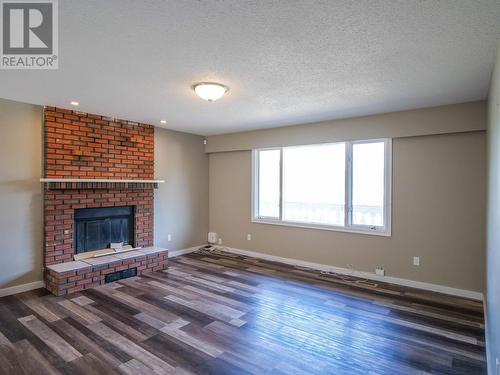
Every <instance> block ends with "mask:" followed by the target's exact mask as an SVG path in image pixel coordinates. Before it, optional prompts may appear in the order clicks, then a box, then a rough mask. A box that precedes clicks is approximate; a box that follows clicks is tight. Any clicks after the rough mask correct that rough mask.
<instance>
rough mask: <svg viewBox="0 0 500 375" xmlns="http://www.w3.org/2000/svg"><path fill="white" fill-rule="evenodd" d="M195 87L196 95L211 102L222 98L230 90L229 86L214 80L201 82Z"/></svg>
mask: <svg viewBox="0 0 500 375" xmlns="http://www.w3.org/2000/svg"><path fill="white" fill-rule="evenodd" d="M193 89H194V92H195V93H196V95H198V96H199V97H200V98H202V99H204V100H207V101H209V102H213V101H214V100H217V99H220V98H222V97H223V96H224V94H225V93H226V92H228V91H229V87H227V86H224V85H221V84H220V83H214V82H200V83H197V84H196V85H194V86H193Z"/></svg>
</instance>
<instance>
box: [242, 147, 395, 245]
mask: <svg viewBox="0 0 500 375" xmlns="http://www.w3.org/2000/svg"><path fill="white" fill-rule="evenodd" d="M375 142H384V148H385V165H384V203H385V204H384V223H385V225H384V226H370V225H354V224H353V223H352V211H353V210H352V166H353V163H352V150H353V147H352V146H353V145H354V144H362V143H375ZM336 143H343V144H345V152H346V157H345V163H346V168H345V173H346V179H345V181H346V185H345V194H346V199H345V201H346V207H345V219H344V224H345V225H344V226H337V225H326V224H324V225H322V224H311V223H301V222H294V221H293V222H292V221H286V220H283V162H282V161H283V149H284V148H286V147H267V148H258V149H254V150H252V198H251V201H252V208H251V211H252V218H251V221H252V222H253V223H259V224H271V225H283V226H288V227H298V228H309V229H320V230H331V231H338V232H350V233H359V234H369V235H375V236H386V237H390V236H391V234H392V233H391V231H392V223H391V216H392V139H390V138H383V139H368V140H361V141H345V142H336ZM330 144H335V143H330ZM314 145H315V144H313V145H308V146H314ZM318 145H319V144H318ZM268 150H279V151H280V207H279V217H278V218H273V217H259V216H258V209H259V208H258V202H259V197H258V194H259V173H258V172H259V152H260V151H268Z"/></svg>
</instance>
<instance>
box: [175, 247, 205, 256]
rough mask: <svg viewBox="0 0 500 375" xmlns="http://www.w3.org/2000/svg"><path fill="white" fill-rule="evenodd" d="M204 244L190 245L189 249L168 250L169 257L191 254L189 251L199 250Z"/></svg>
mask: <svg viewBox="0 0 500 375" xmlns="http://www.w3.org/2000/svg"><path fill="white" fill-rule="evenodd" d="M202 246H205V244H203V245H200V246H195V247H189V248H187V249H181V250H175V251H169V252H168V257H169V258H174V257H178V256H179V255H184V254H189V253H192V252H194V251H196V250H198V249H199V248H200V247H202Z"/></svg>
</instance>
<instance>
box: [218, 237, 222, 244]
mask: <svg viewBox="0 0 500 375" xmlns="http://www.w3.org/2000/svg"><path fill="white" fill-rule="evenodd" d="M218 243H219V245H222V238H220V237H219V241H218Z"/></svg>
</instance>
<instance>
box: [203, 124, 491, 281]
mask: <svg viewBox="0 0 500 375" xmlns="http://www.w3.org/2000/svg"><path fill="white" fill-rule="evenodd" d="M485 141H486V136H485V132H484V131H478V132H469V133H458V134H448V135H435V136H422V137H408V138H400V139H394V141H393V155H394V156H393V214H392V222H393V226H392V237H389V238H388V237H379V236H372V235H360V234H353V233H342V232H334V231H325V230H315V229H301V228H292V227H284V226H274V225H268V224H257V223H251V221H250V215H251V214H250V209H251V152H250V151H236V152H222V153H212V154H210V230H211V231H215V232H217V233H218V234H219V235H220V237H221V238H222V239H223V243H224V244H225V245H227V246H229V247H236V248H240V249H244V250H251V251H256V252H262V253H266V254H271V255H275V256H280V257H287V258H294V259H300V260H305V261H309V262H315V263H321V264H326V265H332V266H337V267H348V265H353V266H354V268H355V269H357V270H360V271H367V272H374V271H375V267H376V266H383V267H384V268H385V269H386V272H387V275H388V276H395V277H401V278H405V279H411V280H416V281H422V282H428V283H435V284H440V285H446V286H450V287H454V288H461V289H466V290H472V291H483V289H484V272H485V271H484V226H485V217H484V216H485V215H484V213H485V180H486V167H485V160H486V151H485ZM247 233H250V234H252V240H251V241H247V239H246V237H247ZM413 256H420V257H421V266H420V267H414V266H413V265H412V261H413Z"/></svg>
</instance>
